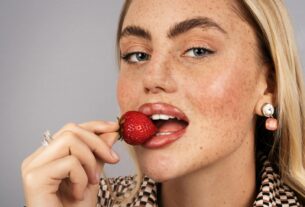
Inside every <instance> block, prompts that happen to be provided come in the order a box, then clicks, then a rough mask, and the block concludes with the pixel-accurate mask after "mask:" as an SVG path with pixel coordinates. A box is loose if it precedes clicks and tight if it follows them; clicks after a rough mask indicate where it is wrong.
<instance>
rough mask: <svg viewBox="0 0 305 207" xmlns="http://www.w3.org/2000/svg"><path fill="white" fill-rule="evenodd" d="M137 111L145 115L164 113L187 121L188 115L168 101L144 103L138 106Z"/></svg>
mask: <svg viewBox="0 0 305 207" xmlns="http://www.w3.org/2000/svg"><path fill="white" fill-rule="evenodd" d="M138 111H139V112H142V113H143V114H145V115H146V116H152V115H153V114H165V115H169V116H174V117H176V118H178V119H181V120H184V121H186V122H189V119H188V117H187V116H186V115H185V114H184V113H183V112H182V110H180V109H179V108H177V107H176V106H173V105H171V104H168V103H161V102H159V103H145V104H143V105H142V106H140V107H139V109H138Z"/></svg>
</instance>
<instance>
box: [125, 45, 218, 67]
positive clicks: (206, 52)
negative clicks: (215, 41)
mask: <svg viewBox="0 0 305 207" xmlns="http://www.w3.org/2000/svg"><path fill="white" fill-rule="evenodd" d="M198 49H199V50H203V52H204V54H203V55H201V56H196V55H195V57H193V58H196V59H200V58H204V57H206V56H208V55H212V54H214V53H215V51H213V50H211V49H208V48H206V47H191V48H189V49H187V50H186V51H185V52H184V53H183V56H185V54H186V53H188V52H190V51H192V50H193V51H194V50H198ZM132 55H144V56H146V58H147V59H146V60H145V61H147V60H149V59H150V57H151V56H150V55H149V54H147V53H145V52H130V53H124V54H123V55H122V56H121V58H122V59H123V60H124V61H125V62H126V63H128V64H136V63H137V62H133V61H131V60H130V57H131V56H132ZM138 62H141V61H138Z"/></svg>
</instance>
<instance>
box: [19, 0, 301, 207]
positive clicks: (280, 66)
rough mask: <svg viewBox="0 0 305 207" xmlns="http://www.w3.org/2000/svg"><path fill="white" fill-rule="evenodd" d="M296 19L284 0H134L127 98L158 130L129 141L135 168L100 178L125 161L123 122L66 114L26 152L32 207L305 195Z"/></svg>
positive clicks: (123, 99) (126, 48)
mask: <svg viewBox="0 0 305 207" xmlns="http://www.w3.org/2000/svg"><path fill="white" fill-rule="evenodd" d="M288 19H289V18H288V15H287V13H286V9H285V8H284V5H283V2H282V1H281V0H268V1H265V0H234V1H232V0H218V1H212V0H201V1H196V0H187V1H185V0H145V1H144V0H133V1H131V0H127V1H126V2H125V5H124V8H123V11H122V14H121V19H120V23H119V28H118V38H117V43H118V50H119V54H120V60H119V63H120V75H119V80H118V87H117V97H118V103H119V106H120V109H121V112H122V114H123V113H125V112H127V111H132V110H136V111H140V112H142V113H144V114H146V115H147V116H153V115H154V119H155V122H158V123H159V124H158V125H159V132H158V135H157V136H155V137H154V138H152V139H151V140H150V141H148V142H146V143H145V144H143V145H138V146H134V147H131V148H132V149H131V150H132V153H133V155H134V157H135V160H136V162H137V166H138V173H137V175H136V176H127V177H119V178H110V179H107V178H102V179H100V177H99V175H100V170H101V168H102V166H103V165H104V164H105V163H112V164H113V163H117V162H118V161H119V157H118V155H116V153H115V152H113V151H112V150H111V148H112V145H113V144H114V143H115V141H116V139H117V132H116V131H117V130H118V127H119V126H118V124H116V123H109V122H104V121H92V122H87V123H82V124H75V123H70V124H67V125H66V126H64V127H63V128H62V129H61V130H59V131H58V132H57V133H55V134H54V135H53V136H52V138H50V137H49V138H47V139H46V141H47V142H46V144H47V146H46V147H41V148H39V149H38V150H37V151H36V152H34V153H33V154H32V155H30V156H29V157H28V158H27V159H25V160H24V162H23V166H22V174H23V180H24V191H25V197H26V203H27V205H28V206H96V205H97V206H120V205H121V206H166V207H176V206H183V207H184V206H192V207H197V206H234V207H236V206H302V205H304V204H302V202H304V198H305V170H304V169H305V168H304V165H305V147H304V145H303V144H302V143H303V142H304V141H305V123H304V121H305V109H304V104H305V100H304V97H305V95H304V82H303V80H302V73H301V68H300V63H299V60H298V56H297V52H296V47H295V43H294V38H293V34H292V28H291V25H290V23H289V20H288ZM275 109H276V110H275ZM160 114H162V115H161V116H160ZM171 116H173V117H176V118H175V119H172V117H171ZM178 118H179V119H180V120H179V119H178ZM160 119H164V120H160ZM167 119H170V120H167Z"/></svg>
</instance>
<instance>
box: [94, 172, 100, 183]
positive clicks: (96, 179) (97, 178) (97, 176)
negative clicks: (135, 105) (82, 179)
mask: <svg viewBox="0 0 305 207" xmlns="http://www.w3.org/2000/svg"><path fill="white" fill-rule="evenodd" d="M95 181H96V183H99V182H100V173H99V172H97V173H96V175H95Z"/></svg>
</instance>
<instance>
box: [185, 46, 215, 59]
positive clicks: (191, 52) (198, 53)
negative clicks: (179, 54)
mask: <svg viewBox="0 0 305 207" xmlns="http://www.w3.org/2000/svg"><path fill="white" fill-rule="evenodd" d="M213 53H214V51H212V50H210V49H207V48H204V47H193V48H191V49H188V50H187V51H186V52H185V53H184V55H185V56H188V57H195V58H200V57H205V56H207V55H210V54H213Z"/></svg>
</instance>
